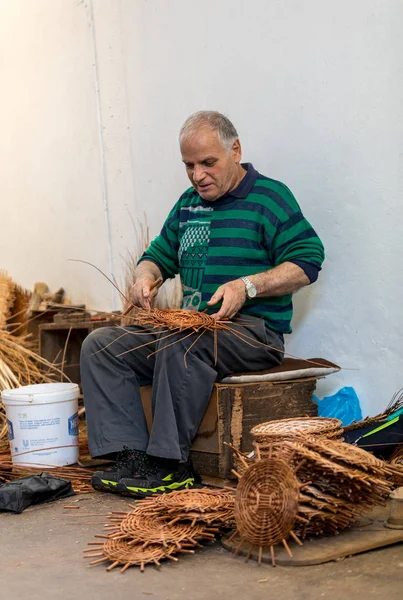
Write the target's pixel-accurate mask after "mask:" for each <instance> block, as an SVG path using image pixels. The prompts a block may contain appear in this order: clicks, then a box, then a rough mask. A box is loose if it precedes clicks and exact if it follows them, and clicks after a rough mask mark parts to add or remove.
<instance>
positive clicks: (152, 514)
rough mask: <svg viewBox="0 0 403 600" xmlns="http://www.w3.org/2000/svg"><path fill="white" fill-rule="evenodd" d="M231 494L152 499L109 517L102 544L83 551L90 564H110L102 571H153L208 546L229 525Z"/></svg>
mask: <svg viewBox="0 0 403 600" xmlns="http://www.w3.org/2000/svg"><path fill="white" fill-rule="evenodd" d="M234 504H235V495H234V493H233V492H226V491H223V490H210V489H191V490H182V491H176V492H171V493H170V494H162V495H160V496H152V497H150V498H145V499H144V500H140V501H138V502H136V504H135V505H134V506H133V507H132V508H133V510H132V511H130V512H112V513H111V514H110V515H109V516H108V521H109V522H108V523H107V524H106V525H105V531H106V533H107V534H108V535H107V536H105V535H101V536H96V537H101V538H106V537H107V538H108V539H107V541H106V542H90V545H91V546H97V547H96V548H90V549H86V550H84V552H85V554H86V556H87V557H90V558H96V559H97V560H95V561H93V562H92V563H91V564H98V563H101V562H104V561H110V562H112V564H111V565H110V567H108V570H110V569H113V568H114V567H116V566H118V565H123V568H122V572H123V571H125V570H126V569H127V568H128V567H130V566H132V565H138V566H140V567H141V570H143V569H144V566H145V565H146V564H149V563H154V564H156V565H158V566H159V561H160V560H161V559H163V558H169V559H171V560H177V558H175V556H173V555H174V554H177V553H184V552H192V553H193V548H195V547H196V546H199V545H200V542H202V541H213V540H215V538H216V536H217V534H219V533H220V530H221V529H220V528H221V527H224V526H225V527H227V526H228V525H229V524H231V525H232V524H233V522H234ZM212 524H213V525H212Z"/></svg>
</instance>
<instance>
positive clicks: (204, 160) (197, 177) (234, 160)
mask: <svg viewBox="0 0 403 600" xmlns="http://www.w3.org/2000/svg"><path fill="white" fill-rule="evenodd" d="M181 153H182V160H183V162H184V163H185V166H186V172H187V175H188V177H189V179H190V181H191V183H192V185H193V187H194V188H195V190H196V191H197V192H198V193H199V194H200V196H201V197H202V198H203V200H210V201H214V200H217V199H218V198H221V196H224V194H226V193H227V192H229V191H230V190H232V189H234V188H235V187H236V186H237V184H238V181H239V163H240V160H241V156H242V153H241V146H240V143H239V140H236V141H235V142H234V144H233V146H232V148H231V149H230V150H227V149H226V148H224V146H223V145H222V144H221V143H220V141H219V139H218V137H217V133H216V132H215V131H213V130H211V129H210V128H208V127H202V128H200V129H199V130H198V131H197V132H196V133H194V134H193V135H190V136H189V137H188V138H185V139H184V140H182V143H181Z"/></svg>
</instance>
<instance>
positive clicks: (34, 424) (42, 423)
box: [20, 417, 60, 429]
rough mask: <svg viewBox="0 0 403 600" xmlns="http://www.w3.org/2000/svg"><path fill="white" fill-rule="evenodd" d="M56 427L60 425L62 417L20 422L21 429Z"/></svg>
mask: <svg viewBox="0 0 403 600" xmlns="http://www.w3.org/2000/svg"><path fill="white" fill-rule="evenodd" d="M55 425H60V417H52V418H50V419H29V420H26V421H25V420H24V421H20V429H41V428H42V427H54V426H55Z"/></svg>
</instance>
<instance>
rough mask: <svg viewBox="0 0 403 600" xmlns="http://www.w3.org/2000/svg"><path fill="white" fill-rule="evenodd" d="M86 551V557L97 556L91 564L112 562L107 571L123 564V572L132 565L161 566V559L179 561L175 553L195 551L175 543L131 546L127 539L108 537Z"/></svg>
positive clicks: (141, 566) (142, 569)
mask: <svg viewBox="0 0 403 600" xmlns="http://www.w3.org/2000/svg"><path fill="white" fill-rule="evenodd" d="M84 552H85V555H84V556H85V558H95V560H93V561H91V562H90V565H97V564H99V563H102V562H110V563H112V564H111V565H110V566H109V567H107V569H106V570H107V571H111V570H112V569H114V568H115V567H118V566H122V567H123V568H122V569H121V572H122V573H124V572H125V571H126V569H128V568H129V567H132V566H138V567H140V570H141V571H144V567H145V565H147V564H154V565H156V566H157V567H159V566H160V565H161V563H160V561H161V560H163V559H170V560H174V561H177V560H178V559H177V558H176V557H175V556H173V555H174V554H177V553H193V550H191V549H188V548H181V549H178V547H177V546H176V545H175V544H171V545H168V546H163V545H161V544H150V545H149V546H147V547H146V548H144V546H143V545H137V546H129V544H128V543H127V542H126V541H125V540H114V539H108V540H106V541H105V542H103V543H102V542H101V543H100V545H99V547H97V548H94V549H92V548H91V549H89V550H88V551H87V550H84Z"/></svg>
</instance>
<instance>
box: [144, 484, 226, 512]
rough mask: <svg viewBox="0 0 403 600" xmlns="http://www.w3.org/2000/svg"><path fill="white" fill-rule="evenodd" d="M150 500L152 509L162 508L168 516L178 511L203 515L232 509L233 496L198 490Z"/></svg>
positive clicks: (219, 492)
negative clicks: (152, 501)
mask: <svg viewBox="0 0 403 600" xmlns="http://www.w3.org/2000/svg"><path fill="white" fill-rule="evenodd" d="M151 500H154V504H153V506H154V507H156V508H157V509H158V510H160V509H161V507H163V508H164V509H165V510H166V511H167V513H168V514H173V513H176V512H179V511H180V512H188V511H193V512H198V513H204V512H211V511H215V510H217V511H218V510H223V509H228V508H231V507H233V506H234V502H235V495H234V493H232V492H226V491H224V490H210V489H208V488H200V489H189V490H181V491H178V492H171V493H170V494H161V495H160V496H158V497H156V498H151Z"/></svg>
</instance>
